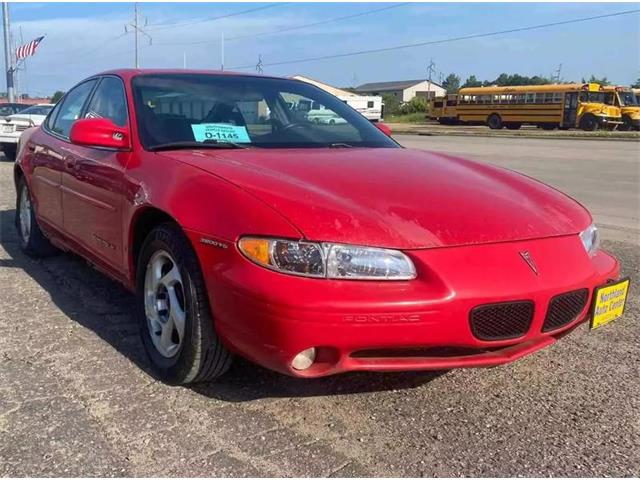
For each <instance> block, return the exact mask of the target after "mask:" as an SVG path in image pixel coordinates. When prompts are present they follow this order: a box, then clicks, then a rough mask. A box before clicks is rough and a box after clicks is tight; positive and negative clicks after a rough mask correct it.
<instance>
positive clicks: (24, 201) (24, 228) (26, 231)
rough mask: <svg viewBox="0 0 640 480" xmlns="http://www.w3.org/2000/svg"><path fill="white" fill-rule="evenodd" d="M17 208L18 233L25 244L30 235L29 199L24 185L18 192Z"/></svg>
mask: <svg viewBox="0 0 640 480" xmlns="http://www.w3.org/2000/svg"><path fill="white" fill-rule="evenodd" d="M19 209H20V210H19V212H18V216H19V220H20V235H21V236H22V241H23V242H24V243H25V244H27V243H29V237H30V236H31V199H30V198H29V191H28V190H27V187H26V186H25V187H23V188H22V191H21V192H20V206H19Z"/></svg>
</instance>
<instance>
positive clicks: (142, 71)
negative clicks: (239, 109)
mask: <svg viewBox="0 0 640 480" xmlns="http://www.w3.org/2000/svg"><path fill="white" fill-rule="evenodd" d="M154 74H158V75H162V74H164V75H168V74H183V75H184V74H186V75H189V74H191V75H213V76H241V77H260V78H276V79H279V80H290V81H293V82H299V81H300V80H295V79H291V78H286V77H278V76H271V75H261V74H258V73H246V72H232V71H229V70H188V69H183V68H118V69H113V70H106V71H104V72H100V73H96V74H95V75H91V77H88V78H92V77H98V76H101V75H117V76H118V77H121V78H123V79H126V80H128V79H131V78H132V77H135V76H137V75H154Z"/></svg>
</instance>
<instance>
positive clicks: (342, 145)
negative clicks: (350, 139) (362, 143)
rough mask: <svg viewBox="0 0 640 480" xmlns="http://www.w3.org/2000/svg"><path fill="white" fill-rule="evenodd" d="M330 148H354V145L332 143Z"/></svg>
mask: <svg viewBox="0 0 640 480" xmlns="http://www.w3.org/2000/svg"><path fill="white" fill-rule="evenodd" d="M329 148H353V145H349V144H348V143H342V142H336V143H330V144H329Z"/></svg>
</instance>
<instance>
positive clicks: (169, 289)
mask: <svg viewBox="0 0 640 480" xmlns="http://www.w3.org/2000/svg"><path fill="white" fill-rule="evenodd" d="M136 278H137V309H138V320H139V323H140V333H141V336H142V342H143V344H144V347H145V350H146V351H147V354H148V355H149V358H150V359H151V362H152V364H153V367H154V370H155V371H156V372H157V374H158V376H159V377H160V378H161V379H162V380H163V381H165V382H167V383H172V384H187V383H195V382H204V381H208V380H212V379H214V378H216V377H219V376H220V375H222V374H223V373H224V372H226V371H227V370H228V368H229V366H230V365H231V361H232V357H231V354H230V353H229V352H228V350H227V349H226V348H225V347H224V345H223V344H222V342H221V341H220V339H219V338H218V336H217V335H216V333H215V331H214V328H213V319H212V317H211V313H210V308H209V302H208V299H207V291H206V287H205V284H204V279H203V277H202V272H201V270H200V265H199V263H198V259H197V257H196V254H195V252H194V251H193V248H192V247H191V245H190V243H189V241H188V239H187V238H186V236H185V235H184V233H183V232H182V231H181V230H180V229H179V228H178V227H177V226H176V225H173V224H170V223H166V224H162V225H160V226H158V227H156V228H155V229H153V230H152V231H151V233H150V234H149V235H148V236H147V238H146V239H145V241H144V243H143V245H142V249H141V253H140V258H139V261H138V267H137V276H136Z"/></svg>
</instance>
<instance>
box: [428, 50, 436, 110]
mask: <svg viewBox="0 0 640 480" xmlns="http://www.w3.org/2000/svg"><path fill="white" fill-rule="evenodd" d="M435 71H436V64H435V63H433V58H431V59H429V66H428V67H427V73H428V75H429V81H428V83H427V102H428V101H430V100H431V75H433V74H434V73H435Z"/></svg>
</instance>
